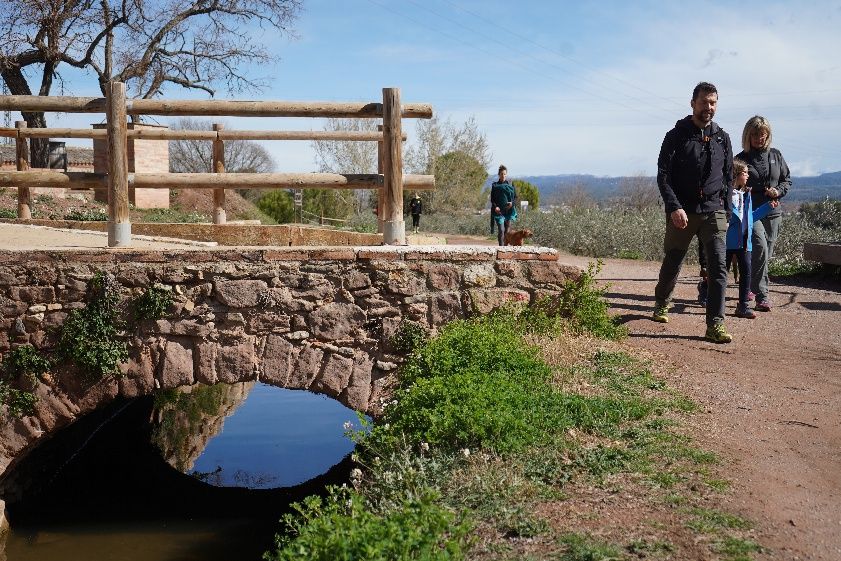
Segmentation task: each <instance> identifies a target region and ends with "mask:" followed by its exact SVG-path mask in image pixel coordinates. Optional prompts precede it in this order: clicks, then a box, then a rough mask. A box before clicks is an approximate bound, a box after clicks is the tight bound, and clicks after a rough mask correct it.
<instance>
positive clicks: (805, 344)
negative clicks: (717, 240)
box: [562, 256, 841, 561]
mask: <svg viewBox="0 0 841 561" xmlns="http://www.w3.org/2000/svg"><path fill="white" fill-rule="evenodd" d="M562 260H564V261H565V262H569V263H573V264H578V265H582V266H586V264H587V262H588V261H589V260H588V259H587V258H582V257H576V256H562ZM658 271H659V263H651V262H640V261H629V260H621V259H608V260H605V264H604V268H603V269H602V272H601V275H600V278H601V280H602V281H604V282H607V283H609V284H610V288H609V290H608V293H607V296H608V299H609V301H610V302H611V306H612V312H613V313H615V314H619V315H620V317H621V318H622V322H623V323H625V325H626V326H627V327H628V328H629V331H630V337H629V344H630V345H631V346H633V347H637V348H641V349H645V350H647V351H651V352H652V353H653V354H654V356H658V357H661V358H662V360H665V361H666V362H668V363H670V364H672V365H674V370H673V379H672V380H670V383H672V384H673V385H674V386H676V387H678V388H679V389H680V390H681V391H683V392H684V393H685V394H687V395H688V396H689V397H691V398H692V399H693V400H695V401H696V402H697V403H698V404H699V405H700V411H699V413H698V414H697V415H696V416H695V420H696V422H695V428H694V432H695V433H696V438H697V439H698V441H699V443H700V444H701V445H702V446H704V447H706V448H708V449H710V450H713V451H715V452H717V453H718V454H719V455H721V456H722V457H723V458H724V460H725V464H724V466H723V472H724V473H725V474H726V475H727V476H728V478H729V479H730V481H731V482H732V486H731V488H730V490H729V492H727V495H726V496H727V499H726V500H727V502H728V503H729V504H727V505H725V506H726V507H727V508H728V510H730V511H732V512H736V513H738V514H740V515H742V516H744V517H746V518H748V519H750V520H753V521H754V522H755V523H756V525H757V532H758V533H757V538H758V541H759V542H760V543H761V544H763V545H764V546H767V547H769V548H771V549H772V551H770V552H768V553H767V554H765V555H762V556H760V557H762V558H766V559H785V560H793V559H820V560H825V561H831V560H838V559H841V283H839V282H838V281H817V280H804V279H776V282H773V284H772V287H771V299H772V302H773V303H774V308H773V310H772V311H771V312H770V313H757V315H758V316H759V317H758V318H757V319H756V320H747V319H739V318H736V317H733V316H732V313H733V311H734V308H735V304H736V300H735V298H736V296H737V294H738V289H737V287H736V285H735V284H733V283H732V278H731V283H730V286H729V287H728V289H727V296H728V299H727V314H728V317H727V321H726V325H727V328H728V330H729V331H730V332H731V333H732V335H733V342H732V343H731V344H729V345H716V344H714V343H708V342H706V341H704V339H703V334H704V310H703V309H702V308H701V307H700V306H699V305H697V304H696V303H695V302H696V301H695V299H696V295H697V292H696V288H695V284H696V282H697V281H698V277H697V276H695V275H697V269H696V266H688V267H685V268H684V271H683V274H682V277H681V279H680V281H679V283H678V286H677V289H676V293H675V306H674V308H673V309H672V312H671V314H670V321H669V323H668V324H659V323H655V322H653V321H651V320H650V319H649V316H650V315H651V311H652V305H653V294H654V285H655V284H656V281H657V274H658Z"/></svg>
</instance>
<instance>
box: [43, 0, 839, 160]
mask: <svg viewBox="0 0 841 561" xmlns="http://www.w3.org/2000/svg"><path fill="white" fill-rule="evenodd" d="M294 28H295V32H296V35H297V38H287V37H279V36H277V34H276V33H274V34H272V33H269V34H266V35H265V37H264V39H265V40H266V41H267V42H268V44H269V45H270V46H271V49H272V50H273V51H274V52H275V53H276V54H277V55H279V56H280V61H279V62H278V63H277V65H276V66H274V67H273V68H256V69H253V70H254V75H262V76H266V77H268V78H270V79H271V86H270V88H268V89H266V90H265V91H263V92H259V93H249V94H245V95H240V96H237V97H239V98H252V99H285V100H335V101H377V100H380V99H381V95H382V94H381V91H382V88H383V87H390V86H396V87H400V88H401V95H402V99H403V101H404V102H427V103H431V104H432V105H433V107H434V109H435V112H436V114H437V115H438V116H439V117H441V118H442V119H447V118H449V119H452V120H453V121H454V122H462V121H464V120H465V119H467V118H468V117H470V116H471V115H472V116H475V118H476V120H477V123H478V125H479V128H480V129H481V130H482V131H484V132H485V133H486V135H487V137H488V141H489V144H490V147H491V150H492V153H493V162H494V167H495V165H496V163H505V164H506V165H507V166H508V168H509V170H511V173H512V175H514V176H517V175H549V174H561V173H590V174H594V175H626V174H633V173H638V172H644V173H646V174H654V173H655V171H656V169H655V163H656V159H657V152H658V150H659V147H660V143H661V141H662V138H663V135H664V134H665V132H666V131H667V130H668V129H669V128H670V127H672V126H673V125H674V122H675V121H676V120H677V119H680V118H682V117H684V116H685V115H686V114H688V113H689V99H690V97H691V92H692V88H693V87H694V85H695V84H696V83H697V82H699V81H701V80H706V81H710V82H713V83H715V84H716V85H717V86H718V89H719V92H720V101H719V108H718V113H717V115H716V118H715V120H716V121H717V122H719V123H720V124H721V125H722V126H723V127H724V128H725V129H726V130H727V131H728V132H730V135H731V138H732V139H733V142H734V145H736V147H738V145H739V144H740V141H741V131H742V127H743V125H744V123H745V121H746V120H747V119H748V118H749V117H751V116H752V115H754V114H761V115H764V116H766V117H767V118H768V119H770V121H771V123H772V125H773V127H774V131H773V132H774V145H775V146H776V147H778V148H779V149H780V150H781V151H782V152H783V155H784V156H785V157H786V160H787V161H788V162H789V164H790V166H791V168H792V172H793V173H794V174H796V175H813V174H818V173H822V172H827V171H839V170H841V140H839V138H841V135H839V134H838V130H839V128H841V62H839V60H838V53H839V51H841V38H839V30H841V1H817V2H809V3H807V2H756V1H753V0H748V1H743V2H740V3H738V4H737V3H732V2H693V3H691V4H688V3H687V4H685V3H674V2H659V1H642V2H619V1H613V0H606V1H600V2H578V3H572V2H558V1H546V2H544V1H529V0H521V1H520V2H516V3H515V2H510V1H509V2H504V1H497V0H484V1H478V0H477V1H474V0H417V1H416V0H392V1H389V0H346V1H342V2H339V1H328V0H309V1H306V0H305V2H304V11H303V12H302V14H301V16H300V18H299V19H298V21H297V22H296V23H295V25H294ZM255 33H257V34H260V33H261V31H260V30H255ZM68 85H69V88H70V90H71V91H72V93H73V94H74V95H96V92H95V91H94V90H93V89H92V88H90V86H88V85H87V84H84V83H83V82H82V81H81V80H80V79H79V78H78V77H76V78H73V79H71V80H70V81H69V82H68ZM166 95H167V97H172V98H181V97H198V94H190V93H189V92H185V91H184V90H181V89H171V90H169V91H167V92H166ZM220 97H225V95H224V94H223V95H222V96H220ZM78 119H82V121H80V122H85V120H84V119H85V118H84V117H73V118H69V117H65V118H63V119H60V120H53V121H52V122H53V123H55V124H58V123H59V122H62V123H64V124H66V125H67V124H72V123H73V122H75V121H77V120H78ZM87 120H88V121H89V120H90V117H87ZM226 122H227V123H228V126H229V127H234V128H269V127H276V128H279V129H294V130H297V129H302V128H304V129H310V128H312V129H316V130H320V129H321V128H322V123H321V122H320V121H318V120H294V121H293V120H288V119H284V120H278V121H268V120H266V119H262V120H249V119H228V120H227V121H226ZM404 129H405V130H407V132H408V133H409V135H410V136H411V134H412V132H413V130H414V123H412V122H407V123H406V124H405V125H404ZM267 146H268V147H269V149H270V151H271V153H272V154H273V156H274V157H275V159H276V160H277V163H278V171H312V170H314V169H315V163H314V157H313V153H312V149H311V148H310V146H309V144H308V143H306V142H276V143H271V144H267Z"/></svg>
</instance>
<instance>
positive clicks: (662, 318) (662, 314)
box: [651, 304, 669, 323]
mask: <svg viewBox="0 0 841 561" xmlns="http://www.w3.org/2000/svg"><path fill="white" fill-rule="evenodd" d="M651 319H653V320H654V321H659V322H660V323H669V305H668V304H666V305H663V306H655V308H654V313H653V314H652V315H651Z"/></svg>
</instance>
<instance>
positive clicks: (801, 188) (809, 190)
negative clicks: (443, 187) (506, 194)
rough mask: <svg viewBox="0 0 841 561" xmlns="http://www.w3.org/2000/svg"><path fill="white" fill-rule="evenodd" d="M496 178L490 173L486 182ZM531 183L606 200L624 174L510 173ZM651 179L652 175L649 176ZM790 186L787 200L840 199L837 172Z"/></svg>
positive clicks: (544, 191)
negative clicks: (580, 190)
mask: <svg viewBox="0 0 841 561" xmlns="http://www.w3.org/2000/svg"><path fill="white" fill-rule="evenodd" d="M494 179H496V176H493V177H492V178H491V179H489V180H488V185H490V184H491V181H493V180H494ZM512 179H522V180H524V181H528V182H529V183H533V184H534V185H536V186H537V189H538V191H540V199H541V201H546V202H551V201H552V200H555V199H558V198H559V195H560V194H561V192H563V191H564V190H565V189H569V188H571V187H575V186H578V185H580V186H581V187H584V189H586V190H587V192H589V193H590V195H592V196H593V198H595V199H597V200H606V199H609V198H611V197H613V196H615V195H617V194H618V193H619V182H620V181H622V179H624V177H604V176H601V177H599V176H595V175H582V174H565V175H532V176H514V177H512ZM650 179H651V180H652V181H654V179H655V178H654V177H651V178H650ZM791 181H792V188H791V190H790V191H789V193H788V195H787V197H786V198H787V199H788V200H789V201H801V202H805V201H819V200H822V199H824V198H826V197H829V198H831V199H841V171H835V172H831V173H824V174H821V175H818V176H812V177H792V179H791Z"/></svg>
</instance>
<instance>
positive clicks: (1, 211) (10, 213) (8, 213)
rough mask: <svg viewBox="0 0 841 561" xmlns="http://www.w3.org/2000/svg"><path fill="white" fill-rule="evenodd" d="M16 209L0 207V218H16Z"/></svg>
mask: <svg viewBox="0 0 841 561" xmlns="http://www.w3.org/2000/svg"><path fill="white" fill-rule="evenodd" d="M17 217H18V211H16V210H15V209H11V208H0V218H17Z"/></svg>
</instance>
